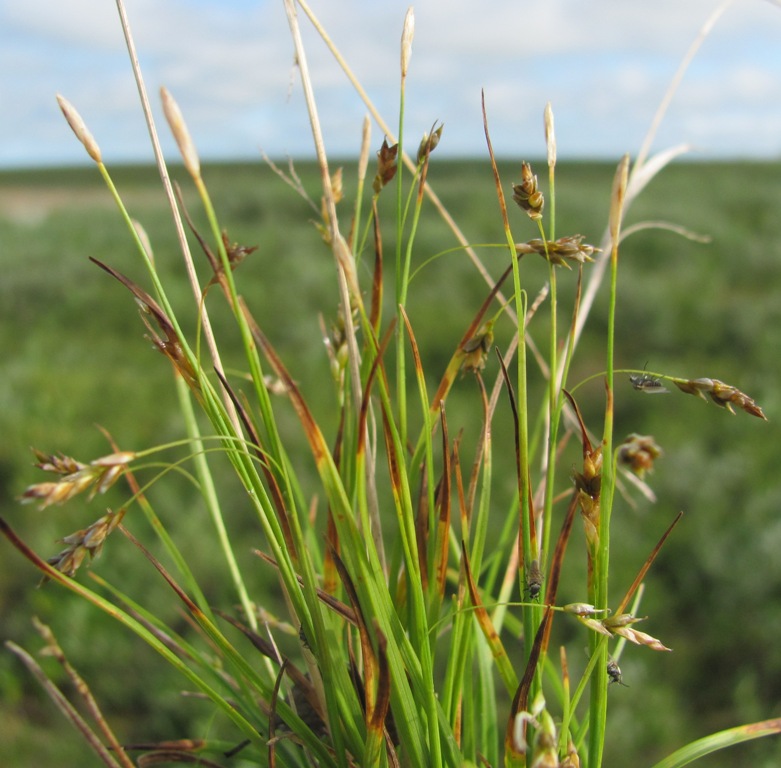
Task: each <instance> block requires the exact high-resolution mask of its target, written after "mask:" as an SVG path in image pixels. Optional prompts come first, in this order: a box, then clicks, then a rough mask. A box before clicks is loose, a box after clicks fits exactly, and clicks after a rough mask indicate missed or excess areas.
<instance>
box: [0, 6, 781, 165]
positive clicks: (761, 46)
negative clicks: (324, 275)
mask: <svg viewBox="0 0 781 768" xmlns="http://www.w3.org/2000/svg"><path fill="white" fill-rule="evenodd" d="M309 2H310V5H311V7H312V10H313V11H314V12H315V14H317V15H318V16H319V17H320V20H321V21H322V23H323V24H324V26H325V27H326V29H327V30H328V31H329V33H330V34H331V36H332V37H333V39H334V40H335V42H336V43H337V45H338V46H339V47H340V48H341V50H342V53H343V55H344V56H345V58H346V59H347V61H348V63H349V64H350V66H351V67H352V68H353V69H354V70H355V72H356V74H357V75H358V76H359V78H360V79H361V80H362V82H363V83H364V85H365V87H366V89H367V90H368V92H369V95H370V96H371V98H372V99H373V100H374V101H375V103H376V105H377V106H378V108H379V109H380V111H381V113H382V114H383V115H384V117H385V119H386V120H387V121H388V122H389V123H390V124H391V125H392V126H395V125H396V123H397V117H396V115H397V111H398V58H399V54H398V48H399V38H400V33H401V27H402V21H403V18H404V14H405V12H406V9H407V7H408V2H393V1H392V0H309ZM126 3H127V12H128V15H129V17H130V21H131V24H132V25H133V31H134V35H135V39H136V45H137V47H138V51H139V57H140V60H141V64H142V67H143V70H144V74H145V78H146V83H147V87H148V89H149V91H150V92H151V94H152V96H153V100H154V101H155V106H156V103H157V97H156V94H157V91H158V89H159V87H160V86H161V85H165V86H166V87H168V88H169V90H170V91H171V92H172V93H173V95H174V96H175V98H176V99H177V101H178V102H179V104H180V106H181V108H182V111H183V113H184V116H185V119H186V120H187V123H188V125H189V127H190V130H191V133H192V134H193V137H194V139H195V141H196V143H197V145H198V147H199V151H200V153H201V156H202V157H203V158H204V159H235V158H256V157H258V156H259V153H260V151H261V150H262V151H265V152H266V153H268V154H269V155H271V156H272V157H284V156H286V155H292V156H296V157H300V156H304V155H310V154H311V151H312V150H311V141H310V138H309V134H308V129H307V122H306V117H305V113H304V108H303V99H302V95H301V88H300V81H299V79H298V77H297V73H296V70H295V68H294V65H293V63H294V60H293V50H292V44H291V42H290V38H289V33H288V26H287V21H286V19H285V14H284V9H283V4H282V0H273V1H272V0H255V1H254V2H249V0H126ZM413 5H414V9H415V18H416V30H415V40H414V47H413V57H412V64H411V69H410V76H409V84H408V95H407V114H408V121H407V127H406V130H407V135H408V137H410V136H411V137H417V136H419V135H421V134H422V133H423V131H425V130H427V129H428V128H429V127H430V126H431V124H432V123H433V122H434V121H435V120H440V121H442V122H444V123H445V130H444V135H443V139H442V143H441V145H440V149H438V150H437V151H438V152H440V153H442V154H448V155H452V156H460V155H468V156H484V155H485V141H484V138H483V132H482V122H481V114H480V91H481V88H484V89H485V92H486V101H487V106H488V112H489V119H490V123H491V133H492V138H493V143H494V148H495V150H496V151H497V154H500V155H505V156H517V157H521V156H522V157H531V156H539V155H541V154H542V153H543V152H544V146H543V137H542V112H543V108H544V106H545V103H546V102H547V101H551V102H552V105H553V109H554V113H555V117H556V130H557V138H558V147H559V154H560V156H562V157H565V156H566V157H600V158H610V159H615V158H617V157H619V156H621V155H622V154H624V153H625V152H629V153H635V152H636V151H637V150H638V148H639V147H640V144H641V143H642V140H643V137H644V135H645V132H646V130H647V128H648V126H649V124H650V122H651V119H652V117H653V114H654V112H655V110H656V107H657V105H658V104H659V102H660V100H661V99H662V97H663V95H664V93H665V90H666V88H667V86H668V84H669V82H670V80H671V78H672V77H673V75H674V73H675V71H676V69H677V67H678V65H679V63H680V61H681V59H682V58H683V56H684V55H685V53H686V51H687V49H688V48H689V46H690V44H691V43H692V41H693V40H694V39H695V38H696V36H697V34H698V33H699V31H700V29H701V28H702V26H703V24H705V22H706V21H707V19H708V18H709V17H710V16H711V14H712V13H713V12H714V11H715V10H716V8H717V7H719V6H720V5H723V3H720V2H719V0H654V2H648V0H588V2H586V0H544V1H543V0H490V1H489V0H486V1H485V2H476V0H421V1H420V2H418V3H416V4H413ZM301 23H302V27H303V28H304V38H305V42H306V43H307V44H308V54H307V55H308V57H309V62H310V66H311V68H312V70H313V72H314V82H315V88H316V95H317V98H318V103H319V106H320V111H321V119H322V121H323V126H324V132H325V138H326V145H327V149H328V151H329V153H330V154H331V155H332V156H347V157H352V156H355V155H356V154H357V150H358V145H359V142H360V132H361V122H362V119H363V116H364V114H365V112H366V110H365V108H364V107H363V106H362V105H361V103H360V101H359V100H358V99H357V97H356V96H355V95H354V94H353V93H352V92H351V90H350V87H349V85H348V84H347V82H346V80H345V78H344V76H343V75H342V74H341V72H340V70H339V68H338V67H337V65H336V64H335V63H334V62H333V59H332V57H331V56H330V54H329V53H328V51H327V50H326V49H325V47H324V46H323V45H322V43H320V41H319V40H318V39H317V38H316V35H315V34H314V33H313V31H312V29H311V25H310V24H309V22H308V21H307V20H306V19H305V18H302V19H301ZM57 93H62V94H63V95H64V96H66V97H67V98H68V99H69V100H70V101H71V102H72V103H73V104H74V105H75V106H76V107H77V108H78V109H79V111H80V112H81V113H82V116H83V117H84V119H85V120H86V122H87V124H88V125H89V127H90V129H91V131H92V132H93V134H94V135H95V137H96V138H97V140H98V143H99V144H100V146H101V149H102V151H103V154H104V158H105V159H106V161H107V162H109V163H110V162H127V161H150V160H151V159H152V154H151V150H150V148H149V141H148V137H147V134H146V129H145V126H144V124H143V122H142V120H141V112H140V108H139V106H138V98H137V95H136V91H135V85H134V82H133V79H132V75H131V71H130V67H129V63H128V59H127V54H126V52H125V49H124V42H123V38H122V34H121V30H120V27H119V23H118V18H117V13H116V8H115V6H114V3H112V2H109V1H108V0H24V2H21V0H0V105H2V113H3V118H2V120H1V121H0V167H13V166H32V165H48V164H70V163H80V162H84V161H85V160H86V158H85V155H84V152H83V150H82V149H81V147H80V146H79V145H78V143H77V142H76V141H75V139H74V137H73V135H72V134H71V132H70V130H69V129H68V128H67V126H66V125H65V123H64V121H63V119H62V117H61V115H60V113H59V110H58V108H57V104H56V101H55V94H57ZM160 132H161V135H162V136H163V137H164V138H165V146H166V147H167V148H169V149H170V148H171V143H170V141H169V140H168V139H167V131H166V130H165V128H164V127H162V126H161V129H160ZM373 137H374V138H373V144H374V145H375V146H379V144H380V142H381V140H382V134H381V131H380V130H379V129H378V128H377V127H376V126H374V128H373ZM680 143H688V144H691V145H692V146H693V147H694V149H695V155H694V156H700V157H766V158H779V157H781V2H778V0H735V1H734V2H732V3H729V4H728V7H727V8H726V10H725V11H724V13H723V15H722V16H721V17H720V18H719V20H718V21H717V23H716V24H715V26H714V28H713V30H712V32H711V34H710V35H709V36H708V38H707V39H706V41H705V42H704V44H703V46H702V48H701V49H700V51H699V54H698V56H697V57H696V58H695V60H694V62H693V64H692V66H691V68H690V69H689V71H688V73H687V75H686V78H685V79H684V81H683V83H682V86H681V88H680V90H679V91H678V92H677V94H676V96H675V98H674V100H673V102H672V104H671V107H670V110H669V113H668V114H667V116H666V118H665V121H664V123H663V124H662V126H661V128H660V131H659V134H658V137H657V139H656V142H655V145H654V146H655V148H656V149H663V148H666V147H668V146H671V145H675V144H680ZM172 156H173V155H172Z"/></svg>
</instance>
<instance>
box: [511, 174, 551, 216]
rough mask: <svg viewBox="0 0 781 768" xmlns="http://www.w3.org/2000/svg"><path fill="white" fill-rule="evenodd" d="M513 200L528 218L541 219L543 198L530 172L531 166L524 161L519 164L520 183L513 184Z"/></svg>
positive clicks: (535, 178)
mask: <svg viewBox="0 0 781 768" xmlns="http://www.w3.org/2000/svg"><path fill="white" fill-rule="evenodd" d="M513 200H515V202H516V203H517V204H518V207H519V208H520V209H521V210H522V211H526V214H527V215H528V217H529V218H530V219H534V220H536V219H541V218H542V209H543V208H544V206H545V198H544V197H543V195H542V192H540V190H539V188H538V186H537V177H536V176H535V175H534V174H533V173H532V167H531V165H529V163H526V162H524V163H523V164H522V165H521V183H520V184H513Z"/></svg>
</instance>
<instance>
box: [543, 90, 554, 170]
mask: <svg viewBox="0 0 781 768" xmlns="http://www.w3.org/2000/svg"><path fill="white" fill-rule="evenodd" d="M544 119H545V145H546V146H547V148H548V167H549V168H553V167H554V166H555V165H556V131H555V130H554V129H553V107H552V106H551V103H550V102H548V103H547V104H546V105H545V118H544Z"/></svg>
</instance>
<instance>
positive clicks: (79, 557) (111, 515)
mask: <svg viewBox="0 0 781 768" xmlns="http://www.w3.org/2000/svg"><path fill="white" fill-rule="evenodd" d="M124 516H125V510H124V509H120V510H118V511H117V512H112V511H111V510H108V512H107V513H106V514H105V515H103V516H102V517H100V518H98V519H97V520H96V521H95V522H94V523H92V525H90V526H88V527H87V528H82V529H81V530H79V531H76V532H75V533H71V534H70V535H68V536H65V537H64V538H62V539H60V541H61V542H62V543H63V544H66V545H67V546H66V547H65V549H63V550H62V551H61V552H60V553H59V554H57V555H55V556H54V557H51V558H49V560H48V561H47V562H48V563H49V565H53V566H54V567H55V568H56V569H57V570H58V571H60V572H61V573H64V574H65V575H66V576H73V575H74V574H75V573H76V571H77V570H78V569H79V566H80V565H81V564H82V563H83V562H84V560H85V559H86V557H87V556H89V559H90V560H92V559H93V558H95V557H97V556H98V555H99V554H100V552H101V550H102V549H103V544H104V543H105V541H106V539H107V538H108V536H109V534H110V533H111V532H112V531H113V530H114V529H115V528H116V527H117V526H118V525H119V523H120V522H121V521H122V518H123V517H124Z"/></svg>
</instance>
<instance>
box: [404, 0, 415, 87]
mask: <svg viewBox="0 0 781 768" xmlns="http://www.w3.org/2000/svg"><path fill="white" fill-rule="evenodd" d="M414 37H415V12H414V11H413V9H412V6H410V7H409V8H408V9H407V15H406V16H405V17H404V29H403V30H402V32H401V77H402V79H403V78H405V77H406V76H407V71H408V70H409V62H410V59H411V58H412V39H413V38H414Z"/></svg>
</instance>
